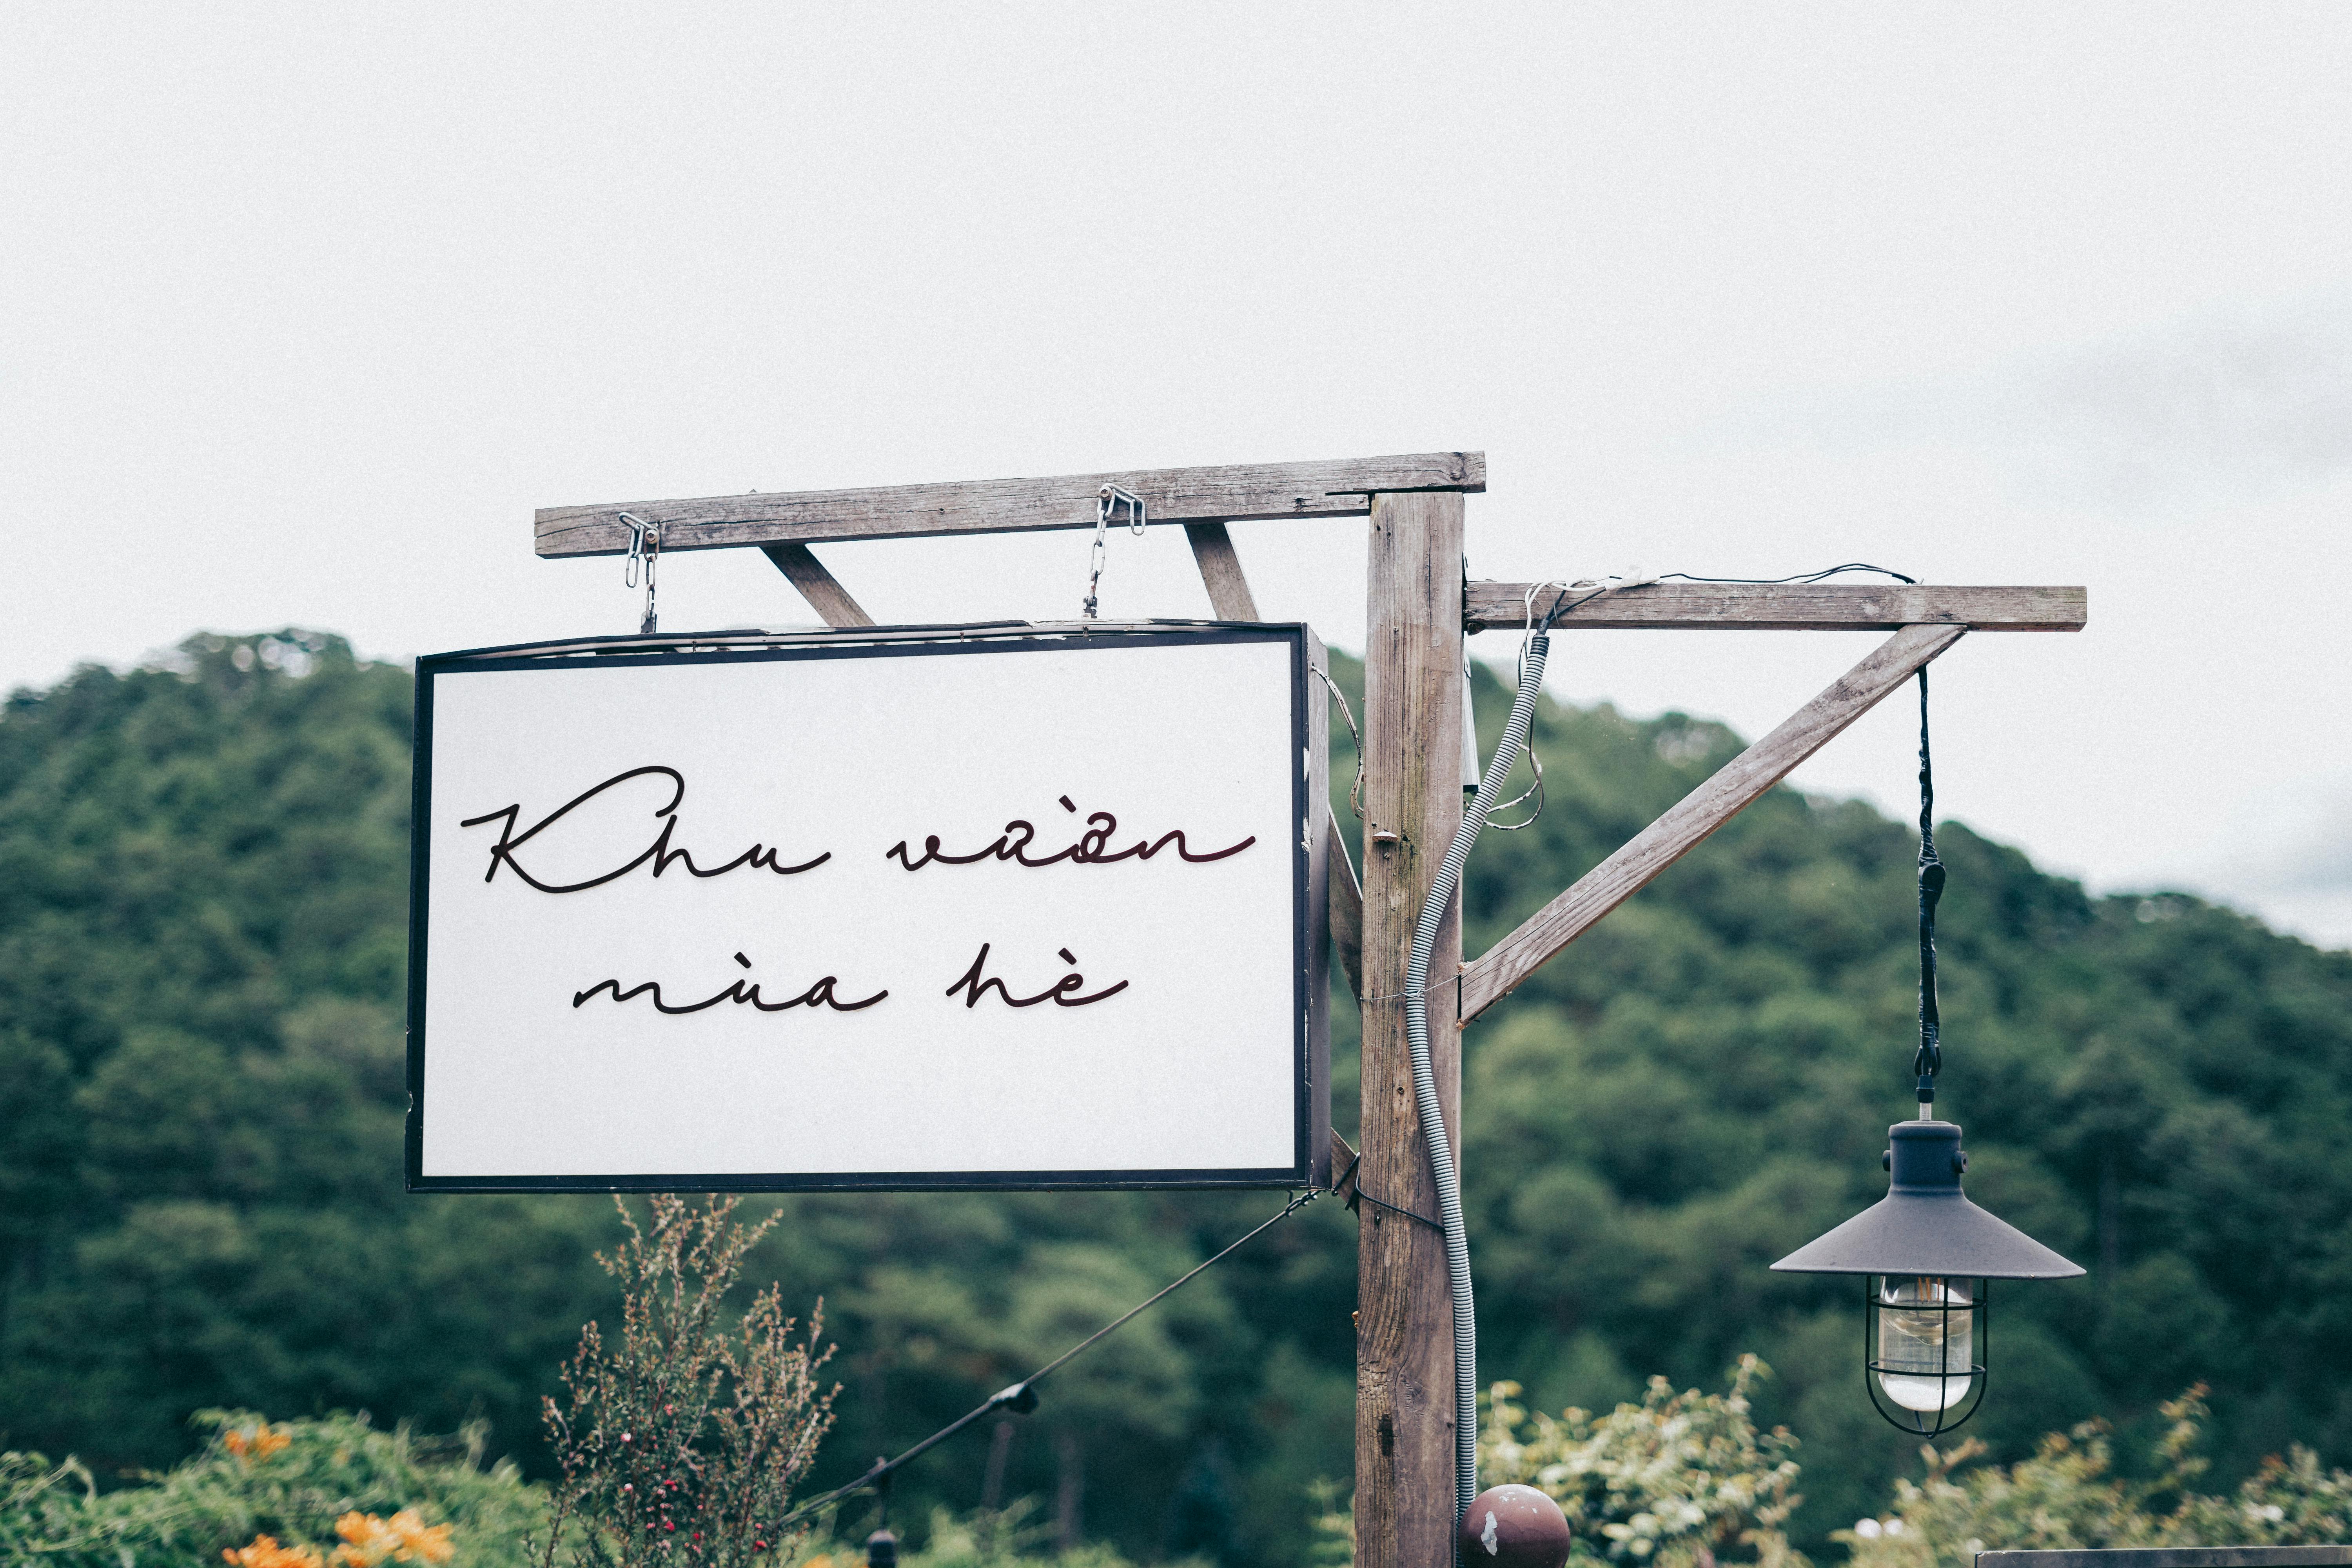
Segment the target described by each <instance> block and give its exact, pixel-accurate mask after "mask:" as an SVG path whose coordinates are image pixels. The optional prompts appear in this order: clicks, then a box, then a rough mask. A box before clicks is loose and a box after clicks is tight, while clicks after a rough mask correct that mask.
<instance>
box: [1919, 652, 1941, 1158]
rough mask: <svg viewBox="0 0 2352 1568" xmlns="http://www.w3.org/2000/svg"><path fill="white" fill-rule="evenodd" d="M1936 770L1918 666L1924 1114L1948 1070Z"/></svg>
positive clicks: (1921, 1100) (1924, 688)
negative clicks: (1940, 996) (1939, 964)
mask: <svg viewBox="0 0 2352 1568" xmlns="http://www.w3.org/2000/svg"><path fill="white" fill-rule="evenodd" d="M1935 814H1936V774H1935V769H1934V766H1933V764H1932V763H1930V761H1929V758H1928V755H1927V667H1926V666H1924V665H1923V666H1921V667H1920V669H1919V1052H1918V1055H1916V1057H1914V1058H1912V1060H1911V1070H1912V1072H1913V1073H1914V1074H1916V1076H1917V1078H1918V1079H1919V1114H1920V1115H1921V1117H1923V1118H1924V1117H1926V1116H1927V1111H1928V1108H1929V1107H1930V1106H1932V1105H1934V1104H1935V1102H1936V1075H1937V1073H1938V1072H1940V1071H1942V1070H1943V1066H1944V1047H1943V1027H1944V1026H1943V1019H1942V1017H1941V1016H1939V1015H1938V1014H1937V1010H1936V904H1937V900H1940V899H1942V898H1943V896H1944V862H1943V861H1942V860H1940V859H1938V858H1937V855H1936V820H1935Z"/></svg>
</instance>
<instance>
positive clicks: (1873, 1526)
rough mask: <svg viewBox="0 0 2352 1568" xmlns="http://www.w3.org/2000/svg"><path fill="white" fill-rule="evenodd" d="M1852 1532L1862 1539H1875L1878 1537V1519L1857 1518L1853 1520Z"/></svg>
mask: <svg viewBox="0 0 2352 1568" xmlns="http://www.w3.org/2000/svg"><path fill="white" fill-rule="evenodd" d="M1853 1532H1854V1533H1855V1534H1856V1535H1859V1536H1861V1537H1862V1538H1863V1539H1864V1541H1875V1540H1877V1539H1878V1521H1876V1520H1874V1519H1857V1520H1855V1521H1853Z"/></svg>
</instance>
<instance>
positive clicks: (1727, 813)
mask: <svg viewBox="0 0 2352 1568" xmlns="http://www.w3.org/2000/svg"><path fill="white" fill-rule="evenodd" d="M1968 629H1969V628H1968V627H1966V626H1906V627H1904V628H1903V630H1901V631H1899V632H1897V633H1895V635H1894V636H1893V637H1889V638H1887V639H1886V641H1885V642H1883V643H1881V644H1880V645H1879V646H1878V647H1876V648H1875V649H1874V650H1873V651H1872V653H1871V655H1870V657H1869V658H1865V659H1864V660H1863V661H1862V662H1861V663H1860V664H1857V665H1855V666H1854V667H1853V668H1852V669H1850V670H1847V671H1846V672H1845V674H1844V675H1843V676H1841V677H1840V678H1839V679H1838V681H1837V683H1836V684H1835V685H1833V686H1832V687H1831V688H1830V689H1828V690H1826V691H1824V692H1822V694H1821V695H1820V696H1819V697H1816V698H1814V699H1813V700H1811V702H1808V703H1806V704H1805V705H1804V707H1802V708H1801V709H1799V710H1797V712H1796V714H1795V715H1794V716H1793V717H1791V718H1790V720H1789V721H1787V722H1786V723H1784V724H1782V725H1781V726H1780V728H1779V729H1777V730H1775V731H1772V732H1771V733H1770V734H1769V735H1767V736H1765V737H1764V738H1763V739H1762V740H1760V741H1759V742H1756V743H1755V744H1754V745H1752V746H1750V747H1748V749H1747V750H1746V751H1744V752H1740V753H1739V755H1738V756H1736V757H1734V758H1733V759H1732V760H1731V761H1729V762H1727V763H1724V765H1723V766H1722V767H1721V768H1719V769H1717V771H1716V773H1715V774H1714V776H1713V777H1711V778H1709V779H1708V780H1707V781H1706V783H1705V784H1701V785H1699V786H1698V788H1696V789H1695V790H1693V791H1691V793H1690V794H1688V795H1685V796H1684V797H1683V798H1682V799H1681V801H1679V802H1678V803H1676V805H1675V807H1674V808H1673V809H1672V810H1670V811H1668V812H1667V813H1666V814H1665V815H1664V816H1661V817H1659V818H1658V819H1657V820H1656V821H1655V822H1653V823H1652V824H1650V826H1647V827H1645V828H1643V829H1642V831H1641V832H1639V833H1637V834H1635V835H1634V836H1633V838H1632V839H1630V840H1629V841H1628V842H1627V843H1626V845H1625V847H1623V848H1622V849H1620V850H1618V851H1617V853H1615V854H1614V855H1612V856H1611V857H1609V858H1608V859H1606V860H1603V861H1602V862H1601V864H1600V865H1598V866H1595V867H1594V868H1592V869H1591V870H1590V871H1587V872H1586V873H1585V874H1584V875H1583V876H1581V877H1580V878H1578V879H1577V881H1576V885H1575V886H1574V887H1572V888H1570V889H1568V891H1566V892H1564V893H1562V894H1560V896H1559V897H1558V898H1556V899H1554V900H1552V901H1551V902H1550V903H1549V904H1546V905H1545V906H1544V907H1543V908H1542V909H1540V910H1537V911H1536V912H1535V914H1533V915H1532V916H1530V917H1529V918H1528V920H1527V921H1526V922H1525V923H1524V924H1522V925H1521V926H1520V927H1519V929H1518V930H1517V931H1513V932H1512V933H1511V934H1510V935H1508V936H1507V937H1505V938H1504V939H1503V940H1502V941H1500V942H1496V944H1495V945H1494V946H1493V947H1491V948H1488V949H1487V950H1486V952H1483V953H1481V954H1479V955H1478V958H1477V960H1476V962H1475V963H1470V964H1468V965H1466V966H1465V968H1464V969H1463V972H1462V1021H1463V1022H1464V1023H1467V1022H1469V1021H1470V1020H1471V1019H1472V1018H1475V1017H1476V1016H1478V1015H1479V1014H1480V1013H1483V1012H1485V1011H1486V1009H1487V1008H1488V1007H1491V1006H1493V1005H1495V1004H1496V1002H1498V1001H1500V1000H1502V999H1503V998H1504V997H1505V996H1507V995H1508V994H1510V993H1511V991H1512V990H1513V988H1515V987H1516V986H1517V984H1519V982H1521V981H1522V980H1525V979H1526V978H1527V977H1528V975H1530V974H1532V973H1535V971H1536V970H1537V969H1538V968H1539V967H1541V966H1542V965H1543V964H1545V963H1549V962H1550V961H1551V960H1552V959H1553V958H1554V957H1556V956H1558V954H1559V951H1560V950H1561V949H1562V948H1564V947H1566V946H1567V945H1568V944H1569V943H1570V942H1574V941H1575V940H1576V939H1577V938H1578V937H1580V936H1582V935H1583V934H1584V933H1585V932H1586V931H1590V930H1591V929H1592V927H1593V925H1594V924H1595V923H1596V922H1598V921H1600V919H1601V917H1602V916H1603V915H1605V914H1607V913H1608V912H1609V911H1610V910H1613V909H1615V908H1616V907H1617V906H1618V905H1619V904H1622V903H1623V902H1624V901H1625V900H1627V899H1630V898H1632V897H1633V895H1634V894H1635V893H1637V892H1639V891H1641V890H1642V889H1643V888H1644V887H1646V886H1648V885H1649V883H1650V880H1651V879H1653V878H1654V877H1655V876H1657V874H1658V873H1659V872H1661V871H1663V870H1664V869H1665V868H1667V867H1669V866H1671V865H1673V864H1674V863H1675V861H1677V860H1679V859H1681V858H1683V857H1684V856H1685V854H1687V853H1689V852H1690V850H1692V849H1693V848H1695V847H1697V845H1698V844H1699V842H1700V841H1701V840H1703V839H1705V838H1706V836H1707V835H1708V834H1710V833H1713V832H1714V831H1715V830H1716V829H1717V828H1718V827H1720V826H1723V825H1724V824H1725V823H1727V822H1728V821H1730V820H1731V819H1732V818H1733V817H1734V816H1738V814H1739V812H1740V810H1741V809H1742V808H1743V807H1745V806H1746V805H1748V803H1749V802H1751V801H1753V800H1755V799H1756V798H1757V797H1758V796H1759V795H1762V794H1763V793H1764V792H1765V791H1766V790H1768V789H1770V788H1771V787H1772V786H1773V785H1774V784H1779V783H1780V781H1781V780H1782V779H1784V778H1786V777H1787V776H1788V775H1789V771H1790V769H1792V768H1794V767H1795V766H1796V765H1797V764H1798V763H1801V762H1803V761H1804V760H1805V759H1806V758H1807V757H1810V756H1811V755H1812V754H1813V753H1814V752H1818V751H1820V750H1821V749H1822V747H1823V746H1824V745H1827V744H1828V743H1829V742H1831V741H1832V739H1834V738H1835V737H1836V736H1837V735H1838V734H1839V733H1840V732H1841V731H1843V730H1844V729H1845V727H1846V726H1847V725H1849V724H1851V723H1853V721H1855V720H1856V719H1859V718H1861V717H1862V716H1863V715H1864V713H1867V712H1869V711H1870V710H1871V709H1873V708H1874V707H1876V706H1877V705H1878V703H1879V701H1880V700H1882V699H1884V698H1885V697H1886V696H1887V695H1888V694H1889V693H1890V692H1892V691H1894V690H1895V689H1896V688H1897V687H1899V686H1901V685H1902V684H1903V683H1904V682H1905V681H1906V680H1908V679H1911V677H1912V676H1913V675H1914V674H1915V673H1916V672H1917V671H1918V669H1919V668H1920V667H1921V666H1923V665H1925V664H1926V663H1927V661H1928V660H1930V659H1932V658H1935V657H1936V656H1937V654H1940V653H1942V652H1943V651H1944V650H1945V649H1946V648H1948V647H1951V646H1952V645H1953V644H1954V643H1956V642H1958V641H1959V640H1960V638H1961V637H1962V636H1963V635H1964V634H1965V633H1966V632H1967V631H1968Z"/></svg>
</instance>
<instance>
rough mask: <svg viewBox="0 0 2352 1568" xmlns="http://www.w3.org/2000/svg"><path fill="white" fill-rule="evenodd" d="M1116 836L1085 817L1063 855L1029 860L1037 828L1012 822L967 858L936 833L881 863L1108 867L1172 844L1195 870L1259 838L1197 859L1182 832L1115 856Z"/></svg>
mask: <svg viewBox="0 0 2352 1568" xmlns="http://www.w3.org/2000/svg"><path fill="white" fill-rule="evenodd" d="M1061 802H1062V809H1063V810H1065V811H1066V812H1069V813H1071V814H1072V815H1074V816H1075V815H1076V812H1077V809H1078V808H1077V807H1076V805H1072V804H1071V803H1070V797H1069V796H1068V795H1064V796H1062V797H1061ZM1116 832H1118V817H1116V816H1112V815H1111V814H1110V813H1109V812H1108V811H1097V812H1094V813H1092V814H1091V815H1089V816H1087V830H1086V831H1085V832H1084V833H1082V834H1080V835H1078V841H1077V842H1076V843H1075V844H1073V845H1071V846H1070V847H1067V848H1066V849H1057V850H1055V852H1054V853H1053V854H1051V855H1045V856H1040V857H1038V858H1034V859H1033V858H1031V857H1030V854H1029V847H1030V845H1031V844H1033V843H1034V842H1035V841H1036V837H1037V826H1036V824H1034V823H1033V822H1028V821H1025V820H1024V819H1023V818H1021V817H1017V816H1016V817H1014V818H1013V820H1012V821H1010V822H1008V823H1006V824H1005V825H1004V831H1003V833H1000V834H998V835H997V837H996V842H994V843H993V844H991V845H989V846H987V847H985V848H982V849H975V850H974V851H972V852H971V854H969V855H950V854H947V853H945V852H944V851H942V850H941V849H940V837H939V835H938V834H936V833H934V834H931V835H929V836H928V837H925V838H924V840H923V853H922V856H921V858H915V857H914V856H913V854H912V853H911V852H910V851H909V850H908V847H907V840H905V839H903V838H901V839H900V840H898V843H896V844H894V845H892V846H891V847H889V848H887V849H886V850H884V851H883V852H882V858H884V859H885V860H888V859H893V858H895V859H897V861H898V863H899V864H900V865H902V866H904V867H906V868H907V869H908V870H909V871H919V870H921V869H922V868H924V867H926V866H928V865H930V864H931V863H932V862H933V861H937V862H938V863H939V864H940V865H942V866H969V865H971V864H972V863H973V862H974V861H979V860H986V859H990V858H994V859H997V860H1010V861H1012V862H1013V864H1014V865H1017V866H1027V867H1029V868H1032V869H1034V868H1038V867H1041V866H1052V865H1055V864H1057V863H1059V862H1061V861H1064V860H1066V861H1068V862H1069V863H1070V864H1071V865H1073V866H1108V865H1110V864H1111V863H1112V862H1114V861H1118V860H1149V859H1150V858H1152V857H1153V856H1154V855H1157V854H1159V853H1160V851H1161V850H1162V849H1165V848H1167V847H1169V846H1170V845H1171V844H1173V845H1174V846H1176V854H1177V856H1178V858H1181V859H1184V860H1189V861H1191V862H1192V863H1193V864H1194V865H1201V864H1202V863H1205V862H1207V861H1210V860H1223V859H1224V858H1226V857H1227V856H1229V855H1238V854H1240V853H1241V852H1242V851H1243V850H1244V849H1246V848H1248V847H1250V846H1251V845H1253V844H1255V843H1256V842H1257V835H1256V834H1255V833H1253V834H1251V835H1250V836H1249V837H1247V838H1244V839H1243V840H1242V841H1241V842H1240V843H1239V844H1234V845H1231V846H1228V847H1225V848H1223V849H1213V850H1210V851H1209V852H1208V853H1207V854H1204V855H1195V854H1193V853H1192V846H1191V845H1190V844H1188V843H1187V842H1186V841H1185V838H1184V830H1183V829H1182V828H1181V827H1172V828H1170V829H1169V830H1168V831H1167V832H1165V833H1163V834H1161V835H1160V837H1158V838H1154V839H1144V838H1139V839H1137V840H1136V841H1135V842H1134V843H1133V844H1130V845H1129V846H1128V847H1126V848H1124V849H1119V850H1113V849H1112V848H1111V847H1110V836H1111V835H1112V834H1114V833H1116Z"/></svg>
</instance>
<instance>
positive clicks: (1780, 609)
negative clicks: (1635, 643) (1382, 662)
mask: <svg viewBox="0 0 2352 1568" xmlns="http://www.w3.org/2000/svg"><path fill="white" fill-rule="evenodd" d="M1535 586H1536V584H1531V583H1473V584H1470V585H1469V586H1468V588H1467V589H1466V590H1465V592H1464V594H1463V598H1462V619H1463V624H1464V625H1465V626H1467V627H1468V628H1469V629H1470V630H1472V631H1474V632H1483V631H1498V630H1503V629H1506V628H1516V627H1519V626H1525V625H1527V605H1528V590H1529V589H1531V588H1534V587H1535ZM1559 594H1560V589H1559V585H1558V584H1543V586H1542V589H1541V591H1540V592H1539V593H1538V594H1537V595H1536V601H1535V607H1536V614H1537V615H1538V616H1541V615H1542V614H1543V613H1544V611H1545V610H1546V609H1547V608H1548V607H1549V605H1551V603H1552V601H1553V600H1554V599H1556V598H1558V597H1559ZM1592 595H1593V590H1591V588H1574V589H1570V590H1569V591H1568V595H1567V600H1566V603H1567V605H1570V606H1573V607H1572V608H1568V609H1566V610H1564V611H1563V613H1562V614H1561V615H1560V616H1559V619H1558V620H1557V621H1555V622H1553V624H1552V629H1553V630H1554V631H1575V630H1579V629H1585V630H1595V631H1598V630H1639V629H1643V628H1648V629H1652V630H1666V629H1673V630H1681V631H1689V630H1692V629H1695V628H1696V629H1706V628H1716V629H1719V630H1724V631H1744V632H1829V631H1854V632H1891V631H1898V630H1900V629H1901V628H1903V627H1905V626H1967V627H1969V628H1970V629H1971V630H1974V631H1980V632H2079V631H2081V630H2082V629H2083V623H2084V620H2085V619H2086V618H2087V616H2088V615H2089V608H2088V604H2089V596H2088V595H2087V594H2086V592H2085V591H2084V590H2083V589H2081V588H2068V587H2056V588H2053V587H2034V588H1947V587H1940V586H1929V585H1927V584H1911V583H1769V584H1751V583H1651V584H1643V586H1641V587H1639V588H1623V589H1619V590H1617V591H1616V592H1614V593H1608V594H1601V595H1598V596H1597V597H1595V596H1592Z"/></svg>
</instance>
